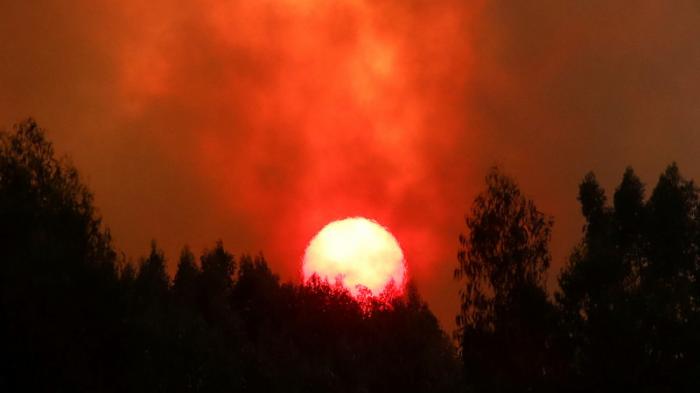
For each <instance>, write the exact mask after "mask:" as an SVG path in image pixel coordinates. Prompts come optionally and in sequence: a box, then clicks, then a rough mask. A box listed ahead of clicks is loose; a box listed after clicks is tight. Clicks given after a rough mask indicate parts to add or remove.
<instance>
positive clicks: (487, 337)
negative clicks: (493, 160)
mask: <svg viewBox="0 0 700 393" xmlns="http://www.w3.org/2000/svg"><path fill="white" fill-rule="evenodd" d="M466 225H467V229H468V232H467V234H466V235H460V238H459V240H460V245H461V246H460V250H459V252H458V262H459V266H458V268H457V269H456V270H455V277H456V278H457V279H461V280H464V282H465V283H464V286H463V287H462V289H461V291H460V295H461V300H462V303H461V312H460V314H459V315H458V317H457V324H458V328H459V330H458V331H457V337H458V339H459V340H460V344H461V354H462V358H463V361H464V368H465V372H466V378H467V382H468V383H469V384H472V385H474V386H475V388H480V389H484V390H511V389H512V390H518V391H521V390H524V389H533V388H535V387H537V386H539V385H540V384H541V381H542V380H543V378H544V377H545V376H546V375H547V372H548V371H549V370H548V367H549V365H548V362H547V357H548V353H547V352H548V350H547V346H548V344H547V341H548V339H549V337H548V335H549V332H550V330H551V329H549V327H548V325H550V324H551V323H552V321H553V317H552V313H553V310H552V306H551V305H550V303H549V302H548V300H547V294H546V291H545V285H544V284H545V283H544V273H545V271H546V270H547V268H548V267H549V262H550V255H549V239H550V233H551V227H552V220H551V219H550V218H549V217H547V216H545V215H544V214H542V213H541V212H539V211H538V210H537V208H536V206H535V204H534V203H533V202H532V201H531V200H529V199H527V198H526V197H525V196H524V195H523V194H522V193H521V192H520V190H519V188H518V186H517V185H516V183H515V182H514V181H513V180H512V179H510V178H508V177H506V176H504V175H503V174H501V173H500V172H499V171H498V170H497V169H495V168H494V169H492V170H491V171H490V172H489V173H488V175H487V176H486V190H485V191H484V192H483V193H481V194H479V195H478V196H477V197H476V199H475V200H474V204H473V207H472V211H471V213H470V214H469V215H468V216H467V217H466Z"/></svg>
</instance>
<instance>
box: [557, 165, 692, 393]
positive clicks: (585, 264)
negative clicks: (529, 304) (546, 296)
mask: <svg viewBox="0 0 700 393" xmlns="http://www.w3.org/2000/svg"><path fill="white" fill-rule="evenodd" d="M579 200H580V202H581V207H582V212H583V214H584V217H585V219H586V225H585V227H584V236H583V239H582V241H581V243H580V244H579V245H578V246H577V248H576V249H575V251H574V252H573V253H572V255H571V258H570V259H569V264H568V265H567V267H566V268H565V269H564V270H563V271H562V274H561V276H560V279H559V282H560V288H561V290H560V293H558V294H557V300H558V304H559V307H560V309H561V310H562V315H563V324H562V326H563V328H564V331H563V335H564V336H565V337H568V338H569V340H568V343H567V346H568V348H569V351H570V356H571V357H570V359H571V360H570V363H569V364H570V367H571V368H570V372H571V374H570V380H571V381H572V384H573V381H577V382H576V385H578V386H580V387H581V388H582V389H583V390H597V391H614V390H620V389H622V388H626V389H638V390H645V391H657V390H666V389H672V390H675V391H679V390H684V389H689V388H690V387H692V386H695V387H697V386H698V385H697V384H698V377H697V375H698V374H697V371H698V370H699V368H698V365H699V363H698V361H699V360H700V359H699V358H698V333H697V331H698V330H697V326H698V325H697V324H696V323H697V318H698V317H697V315H698V307H697V299H698V293H697V291H696V288H697V287H696V285H697V284H696V282H697V277H698V273H699V270H698V261H700V257H699V254H698V252H699V250H700V247H699V246H700V243H698V240H699V239H700V237H699V234H700V232H699V231H698V229H699V227H698V219H699V217H698V194H697V189H696V187H695V186H694V184H693V182H692V181H687V180H685V179H683V177H682V176H681V175H680V172H679V170H678V167H677V166H676V165H675V164H672V165H670V166H669V167H668V168H667V169H666V171H665V172H664V173H663V174H662V175H661V176H660V178H659V181H658V183H657V185H656V187H655V188H654V190H653V192H652V195H651V197H650V199H649V200H648V201H646V202H645V200H644V186H643V184H642V183H641V181H640V180H639V178H638V177H637V176H636V175H635V174H634V171H633V170H632V169H631V168H628V169H627V170H626V171H625V173H624V175H623V177H622V181H621V183H620V185H619V186H618V188H617V190H616V192H615V195H614V206H613V207H610V206H608V205H607V204H606V200H605V194H604V191H603V190H602V188H601V187H600V186H599V185H598V183H597V182H596V180H595V176H593V175H592V174H589V175H587V176H586V177H585V178H584V181H583V182H582V183H581V187H580V192H579Z"/></svg>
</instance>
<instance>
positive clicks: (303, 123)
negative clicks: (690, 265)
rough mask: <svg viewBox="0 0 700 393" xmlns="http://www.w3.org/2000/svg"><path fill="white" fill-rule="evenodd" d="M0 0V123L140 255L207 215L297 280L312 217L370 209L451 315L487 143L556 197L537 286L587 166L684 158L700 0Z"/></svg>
mask: <svg viewBox="0 0 700 393" xmlns="http://www.w3.org/2000/svg"><path fill="white" fill-rule="evenodd" d="M144 3H145V4H144ZM0 4H1V6H0V125H1V126H3V127H9V126H11V125H12V124H13V123H15V122H17V121H18V120H20V119H22V118H24V117H26V116H30V115H31V116H33V117H35V118H36V119H37V120H38V121H39V123H40V124H41V125H42V126H43V127H45V128H47V129H48V133H49V137H50V138H51V139H52V140H53V141H54V142H55V145H56V148H57V149H58V151H59V152H61V153H64V154H68V155H70V157H71V158H72V160H73V162H74V163H75V164H76V166H77V167H78V168H79V170H80V171H81V173H82V174H83V175H84V178H85V179H86V182H87V183H88V184H89V185H90V187H91V188H92V190H93V191H94V192H95V196H96V201H97V204H98V207H99V209H100V212H101V214H102V215H103V216H104V218H105V221H106V223H107V224H108V225H109V227H110V228H111V229H112V231H113V234H114V237H115V242H116V245H117V246H118V247H119V248H120V249H122V250H124V252H125V253H126V254H127V255H128V256H130V257H131V258H133V259H136V258H138V257H139V256H140V255H143V254H144V253H145V252H146V251H147V248H148V244H149V242H150V239H152V238H155V239H157V240H158V242H159V243H160V244H161V245H162V246H163V248H164V249H165V250H166V252H167V253H168V254H169V255H170V263H171V264H172V265H174V264H175V263H176V261H175V259H176V258H175V257H176V255H177V254H178V252H179V249H180V248H181V247H182V246H183V245H184V244H189V245H190V246H191V247H192V248H194V249H195V250H201V249H202V248H204V247H206V246H211V245H212V244H213V243H214V241H215V240H216V239H219V238H221V239H223V240H224V243H225V245H226V246H227V247H228V248H229V249H231V250H232V251H234V252H235V253H241V252H257V251H258V250H262V251H263V252H264V253H265V254H266V255H267V257H268V259H269V260H270V261H271V264H272V266H273V269H274V270H275V271H277V272H279V273H281V275H282V277H283V278H284V279H292V280H297V279H298V274H299V268H300V263H301V256H302V254H303V250H304V247H305V245H306V243H307V242H308V241H309V239H310V238H311V237H312V236H313V234H314V233H315V232H316V231H318V230H319V229H320V228H321V227H322V226H323V225H324V224H325V223H327V222H329V221H332V220H335V219H339V218H344V217H347V216H355V215H362V216H367V217H370V218H374V219H376V220H377V221H379V222H380V223H382V224H383V225H385V226H387V227H388V228H389V229H390V230H391V231H392V232H393V233H394V234H395V235H396V237H397V238H398V240H399V242H400V243H401V245H402V247H403V248H404V251H405V254H406V257H407V262H408V268H409V274H410V275H411V277H412V278H413V279H414V280H415V281H416V283H417V285H418V288H419V290H420V291H421V293H422V294H423V295H424V297H425V298H426V299H427V300H428V302H429V304H430V306H431V308H432V309H433V310H434V312H435V313H436V314H437V315H438V317H439V318H440V320H441V321H442V323H443V326H444V327H446V328H447V329H448V330H451V329H452V327H453V317H454V314H455V313H456V311H457V300H458V298H457V284H456V283H454V282H453V281H452V279H451V277H452V271H453V269H454V267H455V266H456V259H455V254H456V248H457V235H458V234H459V232H460V231H461V230H462V228H463V214H464V213H465V212H466V211H467V209H468V208H469V206H470V202H471V200H472V199H473V197H474V195H475V193H476V192H478V191H479V189H480V188H481V187H482V183H483V180H482V179H483V176H484V174H485V172H486V170H487V169H488V168H489V167H490V166H492V165H494V164H497V165H499V166H500V167H501V168H502V169H503V170H504V171H505V172H506V173H509V174H511V175H513V176H514V177H515V178H516V179H517V180H518V181H519V183H520V185H521V187H522V188H523V189H524V191H525V192H526V193H527V194H528V195H529V196H531V197H532V198H534V199H535V201H536V203H537V204H538V206H539V207H540V209H541V210H543V211H545V212H546V213H548V214H551V215H553V216H554V218H555V229H554V238H553V254H554V266H553V269H552V271H551V272H550V279H549V285H550V287H552V288H553V287H554V286H555V283H556V275H557V272H558V269H559V268H560V266H561V265H562V264H563V261H564V260H565V258H566V254H567V253H568V251H569V250H570V249H571V247H572V246H573V245H574V243H575V242H576V240H577V237H578V235H579V233H580V229H581V224H582V220H581V218H580V214H579V209H578V205H577V202H576V200H575V196H576V187H577V184H578V182H579V180H580V179H581V177H582V176H583V175H584V174H585V173H586V172H587V171H589V170H594V171H595V172H596V173H597V174H598V175H599V177H600V178H601V180H602V182H603V184H604V185H605V186H607V187H608V188H609V189H612V188H613V187H614V185H615V184H616V182H617V181H618V180H619V178H620V177H621V174H622V171H623V170H624V168H625V166H626V165H632V166H634V167H635V168H636V169H637V171H638V172H639V173H640V174H641V176H642V179H643V180H644V181H646V182H647V183H648V184H649V185H650V187H651V186H653V184H654V183H655V178H656V176H657V175H658V174H659V173H660V172H661V171H662V170H663V168H664V167H665V165H667V164H668V163H670V162H671V161H674V160H675V161H677V162H678V163H679V165H680V167H681V170H682V171H684V173H685V174H686V175H687V176H689V177H696V178H697V177H698V176H699V175H700V161H699V159H698V154H697V152H698V151H699V149H700V130H699V128H698V125H699V124H700V105H699V104H698V103H699V102H700V72H699V70H700V40H698V37H700V5H698V3H697V2H694V1H675V2H661V1H644V0H642V1H638V2H634V4H632V3H631V2H629V1H609V0H606V1H586V2H562V1H555V0H551V1H546V0H545V1H538V2H535V3H534V4H525V2H506V1H489V2H485V1H398V0H397V1H388V0H381V1H359V0H357V1H353V0H343V1H337V2H326V1H321V0H307V1H292V0H279V1H271V0H260V1H233V2H226V1H214V0H207V1H178V2H166V1H162V0H155V1H150V2H142V1H132V0H127V1H102V2H94V1H73V2H70V4H68V2H65V1H58V0H44V1H32V2H20V1H2V0H0Z"/></svg>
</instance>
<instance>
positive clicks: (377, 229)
mask: <svg viewBox="0 0 700 393" xmlns="http://www.w3.org/2000/svg"><path fill="white" fill-rule="evenodd" d="M303 275H304V280H305V281H306V280H308V279H309V278H311V277H312V276H313V275H317V276H318V277H319V278H320V279H321V280H327V281H328V282H329V283H335V282H341V283H342V285H343V286H345V288H347V289H348V291H350V293H351V294H352V295H353V296H356V297H357V296H358V295H359V294H360V292H362V289H363V287H364V288H366V289H367V290H369V291H370V292H371V294H372V296H378V295H381V294H382V293H383V292H384V290H385V289H386V288H387V286H388V285H390V284H393V286H394V288H393V289H394V290H395V291H397V292H398V293H401V292H402V291H403V286H404V281H405V276H406V265H405V261H404V255H403V252H402V251H401V247H400V246H399V242H398V241H397V240H396V238H394V236H393V235H392V234H391V233H390V232H389V231H388V230H387V229H386V228H385V227H383V226H381V225H379V224H378V223H377V222H376V221H374V220H370V219H367V218H363V217H352V218H346V219H343V220H338V221H333V222H331V223H329V224H327V225H326V226H325V227H323V229H321V231H319V232H318V234H316V236H314V238H313V239H312V240H311V242H310V243H309V245H308V247H307V248H306V253H305V254H304V263H303Z"/></svg>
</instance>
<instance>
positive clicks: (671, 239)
mask: <svg viewBox="0 0 700 393" xmlns="http://www.w3.org/2000/svg"><path fill="white" fill-rule="evenodd" d="M575 192H576V190H572V195H573V194H574V193H575ZM578 200H579V202H580V207H581V213H582V215H583V217H584V219H585V226H584V227H583V230H582V233H581V238H580V240H579V241H578V243H577V244H575V245H572V247H571V252H570V254H569V257H568V258H567V261H566V264H565V267H564V269H563V270H562V271H561V272H560V273H559V274H558V275H557V276H556V277H555V281H556V285H555V286H553V287H547V286H546V285H545V284H546V277H547V275H548V274H551V272H550V271H549V270H550V263H551V254H550V242H551V232H552V225H553V222H554V221H553V218H552V217H550V216H548V215H546V214H545V213H543V212H541V211H540V210H539V209H538V208H537V206H536V205H535V202H534V201H533V200H531V199H529V198H528V197H527V195H526V193H525V192H524V191H521V189H520V188H519V185H518V183H517V182H516V181H515V180H514V179H513V178H511V177H509V176H507V175H506V174H504V173H503V172H501V171H500V170H499V169H496V168H494V169H492V170H491V171H489V172H488V173H487V174H486V177H485V185H484V189H483V190H482V192H481V193H480V194H479V195H478V196H477V197H476V198H475V199H474V201H473V203H472V207H471V210H470V211H468V212H466V216H465V226H464V231H463V233H462V234H457V233H456V234H455V239H456V241H455V255H456V257H455V260H454V262H453V263H454V266H455V273H454V277H445V278H444V279H445V280H446V281H447V280H458V281H459V283H460V287H461V290H460V291H459V293H455V294H454V296H455V297H459V299H460V304H461V307H460V308H459V309H457V310H455V316H456V321H457V329H456V331H454V332H451V331H450V332H446V331H443V330H442V328H441V326H440V324H439V323H438V321H437V319H436V318H435V316H434V315H433V313H432V312H431V311H430V309H429V307H428V305H427V303H426V302H425V301H424V300H423V299H422V298H421V296H420V294H419V293H418V290H417V289H416V285H414V284H412V283H409V284H408V285H407V289H406V291H405V293H404V294H403V295H402V296H401V297H398V298H393V299H390V300H386V299H366V300H363V301H358V300H357V299H356V298H354V297H353V296H351V295H350V294H349V293H348V292H347V290H344V289H343V288H342V287H339V286H337V285H330V284H328V283H326V282H321V281H320V280H311V281H309V282H306V283H292V282H281V280H280V279H279V277H278V276H277V275H276V274H275V273H274V272H273V271H271V269H270V267H269V266H268V263H267V261H266V259H265V257H264V256H263V254H258V255H246V254H238V253H236V251H235V250H229V249H227V248H226V247H225V245H224V244H223V243H222V242H221V241H215V240H214V241H212V244H211V246H210V248H208V249H206V250H204V251H203V252H201V253H198V254H197V255H196V254H195V253H194V252H193V251H191V250H190V249H189V248H187V247H183V249H182V251H181V253H180V255H178V256H175V257H173V256H166V255H164V253H163V251H162V250H161V249H160V248H159V246H158V244H157V243H156V242H155V241H154V242H153V243H152V244H151V248H150V253H149V254H148V255H146V256H144V257H142V258H140V259H139V260H138V263H137V264H132V263H128V262H127V259H126V258H125V256H123V254H122V253H121V252H120V251H119V250H117V249H116V247H115V246H114V244H113V242H112V239H111V236H110V232H109V230H108V223H103V222H102V218H101V217H100V216H99V214H98V213H97V210H96V207H95V205H94V201H93V196H92V194H91V192H90V190H89V189H88V188H87V187H86V185H85V184H84V182H83V181H82V180H81V177H80V176H79V173H78V171H77V169H76V168H75V167H74V166H73V165H72V164H71V163H70V161H69V160H68V159H66V158H61V157H57V155H56V154H55V151H54V148H53V146H52V144H51V142H50V141H49V140H48V139H47V137H46V133H45V131H44V130H43V129H42V128H41V127H40V126H39V125H38V124H37V123H36V122H35V121H34V120H32V119H28V120H25V121H23V122H21V123H19V124H17V125H15V126H14V127H12V128H11V129H9V130H6V131H2V132H0V391H2V392H25V391H26V392H30V391H31V392H48V391H51V392H456V391H463V392H523V391H552V392H555V391H557V392H560V391H564V392H569V391H570V392H606V391H611V392H612V391H616V392H617V391H628V390H629V391H641V392H666V391H674V392H683V391H697V390H698V388H700V305H699V304H698V299H700V281H698V276H699V275H700V214H699V208H700V198H699V194H698V188H697V187H696V185H695V183H694V182H693V181H692V180H689V179H686V178H684V177H683V176H682V175H681V172H680V170H679V168H678V166H677V165H676V164H670V165H669V166H668V167H667V168H665V170H663V172H662V173H661V174H660V176H659V177H658V180H657V183H656V185H655V186H654V187H653V189H651V191H650V192H649V193H648V195H647V192H646V187H645V185H644V184H643V183H642V182H641V181H640V179H639V177H638V176H637V175H636V174H635V172H634V170H633V169H632V168H627V169H625V170H624V172H623V174H622V177H621V181H620V183H619V185H618V186H617V187H616V189H615V190H614V192H613V193H612V194H611V195H610V196H607V195H606V192H605V190H603V189H602V187H601V186H600V185H599V183H598V181H597V180H596V177H595V175H594V174H593V173H589V174H585V176H584V177H583V179H582V181H581V182H580V185H579V189H578ZM463 213H465V212H455V214H456V215H458V216H460V215H461V214H463ZM457 239H458V241H457ZM167 258H175V260H176V261H177V270H176V273H175V274H174V276H173V277H170V276H169V275H168V272H167V269H166V266H167V265H168V259H167ZM171 261H173V262H174V260H172V259H171Z"/></svg>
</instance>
